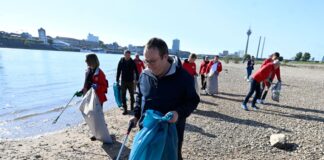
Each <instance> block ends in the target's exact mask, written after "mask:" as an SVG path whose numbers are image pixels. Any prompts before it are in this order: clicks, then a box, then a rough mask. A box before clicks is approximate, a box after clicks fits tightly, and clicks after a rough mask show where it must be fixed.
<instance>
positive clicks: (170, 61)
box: [76, 38, 281, 159]
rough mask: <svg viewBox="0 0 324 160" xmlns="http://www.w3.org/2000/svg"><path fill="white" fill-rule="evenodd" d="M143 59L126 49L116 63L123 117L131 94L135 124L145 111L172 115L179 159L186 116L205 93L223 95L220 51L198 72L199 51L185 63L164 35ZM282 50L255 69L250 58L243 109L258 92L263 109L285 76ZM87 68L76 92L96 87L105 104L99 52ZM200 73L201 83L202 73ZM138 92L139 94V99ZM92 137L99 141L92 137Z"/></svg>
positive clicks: (149, 46) (89, 58) (153, 41)
mask: <svg viewBox="0 0 324 160" xmlns="http://www.w3.org/2000/svg"><path fill="white" fill-rule="evenodd" d="M143 56H144V60H143V61H142V60H141V59H140V57H139V55H138V54H136V55H135V58H134V59H133V58H131V52H130V51H128V50H126V51H125V52H124V56H123V57H122V58H121V59H120V60H119V63H118V66H117V74H116V82H117V83H118V84H120V86H121V99H122V108H123V113H122V114H123V115H126V114H128V107H127V99H126V92H127V91H128V93H129V97H130V110H131V111H132V112H133V113H134V117H133V118H131V119H130V123H132V124H133V125H134V126H136V125H137V124H138V126H139V127H140V128H143V120H144V119H145V111H147V110H154V111H157V112H159V113H161V114H163V115H167V114H168V113H172V115H173V116H172V118H171V119H170V120H168V122H169V123H172V124H176V129H177V137H178V142H177V143H178V150H177V153H178V155H177V158H178V159H182V156H181V148H182V142H183V136H184V131H185V125H186V119H187V118H188V117H189V116H190V114H191V113H192V112H193V111H194V110H195V109H196V108H197V106H198V104H199V102H200V96H199V95H200V94H206V95H215V94H218V76H219V75H220V73H221V72H222V68H223V67H222V63H221V61H220V60H219V56H218V55H216V56H214V57H213V59H212V60H209V58H210V57H208V56H205V57H204V59H203V60H202V62H201V64H200V68H199V72H197V67H196V63H195V61H196V59H197V55H196V54H195V53H191V54H190V55H189V57H188V59H185V60H184V61H183V62H181V60H180V59H179V58H178V57H177V56H171V55H170V54H169V50H168V46H167V44H166V43H165V41H163V40H162V39H159V38H152V39H150V40H149V41H148V42H147V44H146V45H145V48H144V52H143ZM279 56H280V55H279V53H277V52H275V53H274V54H272V55H271V56H270V58H268V59H266V60H265V61H264V62H263V63H262V65H261V67H260V68H259V69H258V70H257V71H256V72H255V73H254V74H252V71H253V70H254V63H255V62H254V57H252V58H249V59H248V61H247V67H246V71H247V76H246V79H247V80H248V81H249V82H250V90H249V92H248V94H247V96H246V97H245V99H244V101H243V102H242V104H241V106H242V108H243V109H244V110H246V111H247V110H248V107H247V103H248V101H249V98H250V97H251V96H252V95H253V94H254V92H255V96H254V98H253V100H252V103H251V107H252V108H253V109H258V107H257V106H256V103H263V102H264V99H265V98H266V95H267V92H268V89H269V87H270V85H271V83H272V81H273V79H274V76H275V75H276V76H277V79H278V81H281V78H280V68H279V65H280V63H279V60H278V59H279ZM86 63H87V65H88V69H87V71H86V76H85V81H84V85H83V88H82V89H81V90H80V91H78V92H77V93H76V95H77V96H82V95H85V93H86V92H87V91H88V90H89V89H90V88H93V89H94V90H95V93H96V94H97V96H98V99H99V101H100V104H101V105H103V103H104V102H105V101H107V98H106V95H105V94H106V93H107V88H108V81H107V80H106V76H105V74H104V72H103V71H102V70H101V69H100V68H99V60H98V57H97V56H96V55H95V54H88V55H87V56H86ZM199 75H200V80H201V81H200V87H198V86H199V85H198V82H197V77H198V76H199ZM135 95H136V98H135ZM91 140H96V138H95V137H91Z"/></svg>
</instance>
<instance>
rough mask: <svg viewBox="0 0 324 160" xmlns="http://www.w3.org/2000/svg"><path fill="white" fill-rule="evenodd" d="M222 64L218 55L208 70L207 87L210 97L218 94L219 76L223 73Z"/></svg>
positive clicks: (210, 63)
mask: <svg viewBox="0 0 324 160" xmlns="http://www.w3.org/2000/svg"><path fill="white" fill-rule="evenodd" d="M222 68H223V67H222V63H221V62H220V61H219V56H218V55H216V56H215V57H214V60H213V61H211V62H209V64H208V66H207V69H206V76H207V85H206V93H207V94H209V95H213V94H218V75H219V73H220V72H221V71H222Z"/></svg>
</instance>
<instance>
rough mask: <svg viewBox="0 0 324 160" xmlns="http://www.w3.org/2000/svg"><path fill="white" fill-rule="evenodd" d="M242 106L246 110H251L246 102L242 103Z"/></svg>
mask: <svg viewBox="0 0 324 160" xmlns="http://www.w3.org/2000/svg"><path fill="white" fill-rule="evenodd" d="M241 107H242V108H243V109H244V110H246V111H248V110H249V109H248V108H247V106H246V104H244V103H242V104H241Z"/></svg>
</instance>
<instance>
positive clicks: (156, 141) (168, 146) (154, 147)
mask: <svg viewBox="0 0 324 160" xmlns="http://www.w3.org/2000/svg"><path fill="white" fill-rule="evenodd" d="M170 113H171V112H169V113H168V114H166V116H163V114H161V113H160V112H158V111H154V110H147V111H146V112H145V117H144V120H143V128H142V129H141V130H140V131H139V132H138V133H137V134H136V135H135V138H134V141H133V145H132V150H131V153H130V156H129V159H130V160H147V159H149V160H162V159H166V160H177V159H178V136H177V129H176V125H175V123H168V120H170V119H172V116H173V115H170ZM171 114H172V113H171Z"/></svg>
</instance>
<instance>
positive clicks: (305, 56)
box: [302, 52, 311, 61]
mask: <svg viewBox="0 0 324 160" xmlns="http://www.w3.org/2000/svg"><path fill="white" fill-rule="evenodd" d="M310 58H311V54H310V53H308V52H305V53H304V54H303V57H302V61H309V59H310Z"/></svg>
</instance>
